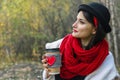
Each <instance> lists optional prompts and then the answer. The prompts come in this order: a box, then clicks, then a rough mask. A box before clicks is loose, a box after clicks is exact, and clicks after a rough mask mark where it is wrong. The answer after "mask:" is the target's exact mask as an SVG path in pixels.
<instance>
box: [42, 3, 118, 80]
mask: <svg viewBox="0 0 120 80" xmlns="http://www.w3.org/2000/svg"><path fill="white" fill-rule="evenodd" d="M109 21H110V13H109V11H108V9H107V8H106V7H105V6H104V5H102V4H99V3H95V2H93V3H90V4H88V5H87V4H82V5H80V6H79V9H78V15H77V17H76V21H75V22H74V23H73V25H72V26H73V31H72V33H71V34H68V35H66V36H65V37H64V38H63V39H61V40H58V41H55V42H52V43H49V47H50V48H51V47H52V48H53V47H54V48H59V49H60V53H61V56H62V66H61V68H60V74H58V75H54V79H52V80H113V79H115V77H117V76H119V75H118V72H117V70H116V67H115V64H114V58H113V55H112V53H111V52H110V51H109V45H108V42H107V41H106V39H105V36H106V34H107V33H109V32H111V27H110V25H109ZM46 62H47V60H46V59H45V58H43V60H42V63H43V66H44V67H45V68H46V69H47V66H48V65H47V63H46ZM47 73H49V70H47ZM44 75H46V73H45V72H44V74H43V76H44ZM48 76H49V75H48ZM44 80H47V79H44Z"/></svg>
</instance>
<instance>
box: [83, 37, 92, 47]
mask: <svg viewBox="0 0 120 80" xmlns="http://www.w3.org/2000/svg"><path fill="white" fill-rule="evenodd" d="M90 40H91V38H89V39H81V44H82V47H83V48H85V47H87V46H88V44H89V42H90Z"/></svg>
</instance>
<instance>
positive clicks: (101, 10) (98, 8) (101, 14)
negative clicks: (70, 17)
mask: <svg viewBox="0 0 120 80" xmlns="http://www.w3.org/2000/svg"><path fill="white" fill-rule="evenodd" d="M81 10H83V11H87V12H89V13H91V14H92V15H94V16H95V17H96V18H97V19H98V21H99V23H100V24H101V25H102V28H103V29H104V31H105V32H106V33H109V32H111V27H110V25H109V21H110V12H109V10H108V9H107V8H106V7H105V6H104V5H102V4H101V3H97V2H92V3H90V4H81V5H80V6H79V9H78V12H79V11H81Z"/></svg>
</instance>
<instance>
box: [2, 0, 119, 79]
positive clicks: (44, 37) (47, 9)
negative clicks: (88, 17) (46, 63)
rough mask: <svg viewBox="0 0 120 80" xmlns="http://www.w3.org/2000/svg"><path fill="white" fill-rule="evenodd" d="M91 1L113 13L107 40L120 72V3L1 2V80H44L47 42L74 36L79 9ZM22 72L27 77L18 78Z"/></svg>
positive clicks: (108, 0)
mask: <svg viewBox="0 0 120 80" xmlns="http://www.w3.org/2000/svg"><path fill="white" fill-rule="evenodd" d="M92 1H95V2H99V3H103V4H104V5H105V6H106V7H108V8H109V10H110V12H111V22H110V25H111V27H112V32H111V33H110V34H108V36H107V39H108V41H109V44H110V45H109V46H110V51H111V52H112V53H113V54H114V57H115V63H116V66H117V68H118V70H119V71H120V22H119V21H120V17H119V16H120V2H119V0H0V80H8V79H9V78H11V79H12V80H37V79H38V80H41V79H40V77H41V76H39V74H40V73H41V72H39V70H40V69H42V66H41V56H42V54H44V53H45V43H46V42H52V41H54V40H58V39H60V38H62V37H64V36H65V35H66V34H68V33H71V30H72V24H73V22H74V21H75V19H76V15H77V9H78V6H79V5H80V4H82V3H89V2H92ZM19 69H21V70H20V71H22V70H23V71H24V72H25V74H26V76H27V77H26V76H24V77H23V78H22V79H21V78H19V77H20V76H18V73H16V72H17V71H18V72H20V71H19ZM36 69H38V70H37V71H36ZM32 71H33V72H32ZM10 72H11V73H10ZM26 72H28V73H29V74H28V73H26ZM30 72H32V73H30ZM7 73H9V75H8V74H7ZM22 74H23V73H22ZM25 74H24V75H25ZM31 75H32V76H34V77H32V76H31ZM36 77H37V78H36Z"/></svg>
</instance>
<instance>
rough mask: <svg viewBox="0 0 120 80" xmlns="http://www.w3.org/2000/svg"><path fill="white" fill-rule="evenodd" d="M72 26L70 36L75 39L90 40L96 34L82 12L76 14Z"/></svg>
mask: <svg viewBox="0 0 120 80" xmlns="http://www.w3.org/2000/svg"><path fill="white" fill-rule="evenodd" d="M72 26H73V32H72V35H73V36H74V37H76V38H80V39H90V38H91V37H92V36H93V35H94V34H95V33H96V30H95V27H94V26H93V25H92V24H91V23H90V22H88V21H87V19H86V18H85V17H84V15H83V12H82V11H80V12H79V13H78V15H77V20H76V21H75V22H74V23H73V25H72Z"/></svg>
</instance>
